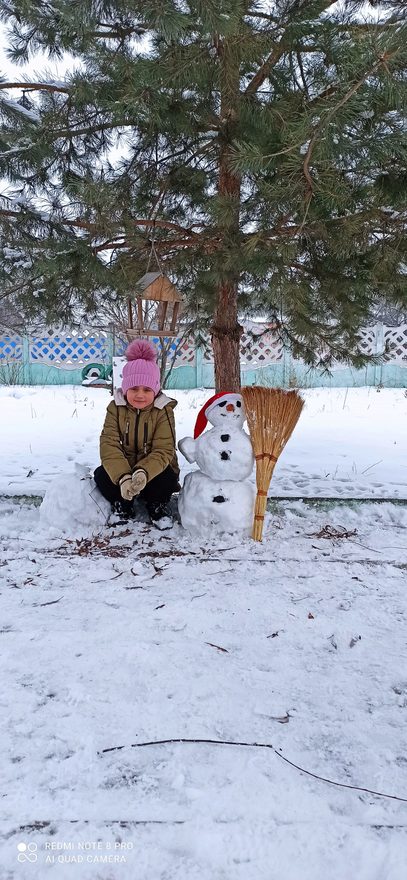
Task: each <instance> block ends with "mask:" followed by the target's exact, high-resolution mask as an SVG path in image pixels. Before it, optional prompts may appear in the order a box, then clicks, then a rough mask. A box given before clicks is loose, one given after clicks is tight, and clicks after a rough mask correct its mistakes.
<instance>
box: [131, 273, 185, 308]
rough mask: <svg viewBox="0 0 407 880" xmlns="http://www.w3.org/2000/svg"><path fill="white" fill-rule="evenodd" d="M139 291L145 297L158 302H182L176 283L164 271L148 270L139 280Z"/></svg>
mask: <svg viewBox="0 0 407 880" xmlns="http://www.w3.org/2000/svg"><path fill="white" fill-rule="evenodd" d="M136 286H137V293H138V295H139V296H142V297H143V299H148V300H150V299H151V300H154V301H156V302H162V301H164V302H181V296H180V294H179V292H178V290H177V288H176V287H175V284H173V283H172V281H170V279H169V278H167V276H166V275H163V274H162V272H146V274H145V275H143V277H142V278H140V279H139V281H138V282H137V285H136Z"/></svg>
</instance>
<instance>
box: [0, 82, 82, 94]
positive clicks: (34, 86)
mask: <svg viewBox="0 0 407 880" xmlns="http://www.w3.org/2000/svg"><path fill="white" fill-rule="evenodd" d="M1 89H23V90H24V91H25V92H29V91H43V92H61V93H62V94H66V95H69V93H70V92H71V91H72V86H68V85H66V86H65V85H62V83H56V82H55V83H47V82H0V90H1Z"/></svg>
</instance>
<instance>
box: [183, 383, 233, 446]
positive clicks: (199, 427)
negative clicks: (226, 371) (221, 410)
mask: <svg viewBox="0 0 407 880" xmlns="http://www.w3.org/2000/svg"><path fill="white" fill-rule="evenodd" d="M222 400H224V401H225V403H226V405H227V404H228V403H231V404H236V403H237V401H238V400H240V401H241V400H242V395H241V394H237V393H234V392H233V391H220V392H219V393H218V394H214V395H213V397H210V398H209V400H207V401H206V403H204V405H203V407H202V408H201V409H200V410H199V413H198V415H197V418H196V422H195V429H194V440H196V439H197V437H199V436H200V434H202V431H204V430H205V428H206V426H207V424H208V416H209V414H210V412H211V410H213V409H214V408H215V406H218V405H219V403H221V401H222Z"/></svg>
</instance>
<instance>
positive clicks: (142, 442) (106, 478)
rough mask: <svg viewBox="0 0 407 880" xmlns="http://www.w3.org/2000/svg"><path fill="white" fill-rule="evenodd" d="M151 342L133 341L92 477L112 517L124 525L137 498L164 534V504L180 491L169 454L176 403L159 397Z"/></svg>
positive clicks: (172, 448) (166, 513)
mask: <svg viewBox="0 0 407 880" xmlns="http://www.w3.org/2000/svg"><path fill="white" fill-rule="evenodd" d="M156 354H157V353H156V350H155V348H154V345H152V343H151V342H148V341H147V340H145V339H135V340H134V341H133V342H131V343H130V345H129V346H128V348H127V351H126V358H127V364H125V365H124V368H123V379H122V392H123V395H124V401H125V402H124V404H123V405H117V404H116V403H115V402H114V401H112V402H111V403H109V406H108V408H107V413H106V418H105V423H104V425H103V429H102V433H101V436H100V458H101V461H102V464H101V466H100V467H98V468H97V469H96V471H95V474H94V477H95V482H96V485H97V487H98V488H99V489H100V491H101V493H102V495H104V497H105V498H107V500H108V501H110V502H111V504H112V510H113V512H115V513H117V514H119V515H120V517H121V518H122V519H126V518H128V517H129V516H131V514H132V507H133V499H134V498H135V497H136V496H139V497H140V498H142V499H143V500H144V501H145V503H146V506H147V510H148V513H149V515H150V520H151V522H153V523H154V524H155V525H157V526H158V528H169V527H170V526H171V525H172V520H171V517H170V514H169V510H168V507H167V505H168V502H169V500H170V498H171V495H172V493H173V492H177V491H178V490H179V488H180V486H179V483H178V474H179V466H178V461H177V455H176V449H175V421H174V407H175V406H176V405H177V401H176V400H172V399H171V398H169V397H166V395H165V394H163V393H162V392H160V370H159V367H158V365H157V362H156Z"/></svg>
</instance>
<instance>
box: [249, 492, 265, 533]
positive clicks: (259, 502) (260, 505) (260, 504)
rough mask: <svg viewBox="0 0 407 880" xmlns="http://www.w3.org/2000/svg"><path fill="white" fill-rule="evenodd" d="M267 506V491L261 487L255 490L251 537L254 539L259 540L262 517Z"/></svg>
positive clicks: (262, 522) (262, 523)
mask: <svg viewBox="0 0 407 880" xmlns="http://www.w3.org/2000/svg"><path fill="white" fill-rule="evenodd" d="M266 507H267V492H263V490H262V489H258V490H257V495H256V503H255V505H254V519H253V531H252V538H253V539H254V540H255V541H261V539H262V536H263V525H264V517H265V514H266Z"/></svg>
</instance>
